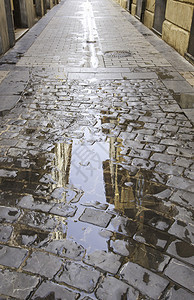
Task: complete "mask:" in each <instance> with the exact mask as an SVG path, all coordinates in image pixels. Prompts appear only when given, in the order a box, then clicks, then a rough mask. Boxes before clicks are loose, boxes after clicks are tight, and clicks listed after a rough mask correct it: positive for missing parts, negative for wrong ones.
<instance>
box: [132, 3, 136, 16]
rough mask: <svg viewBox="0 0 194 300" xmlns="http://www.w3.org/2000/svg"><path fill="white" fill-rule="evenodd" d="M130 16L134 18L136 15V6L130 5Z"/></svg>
mask: <svg viewBox="0 0 194 300" xmlns="http://www.w3.org/2000/svg"><path fill="white" fill-rule="evenodd" d="M131 14H132V16H135V14H136V4H133V3H132V4H131Z"/></svg>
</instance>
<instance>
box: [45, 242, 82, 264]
mask: <svg viewBox="0 0 194 300" xmlns="http://www.w3.org/2000/svg"><path fill="white" fill-rule="evenodd" d="M42 248H43V249H44V250H45V251H48V252H52V253H54V254H57V255H59V256H61V257H66V258H69V259H74V260H81V259H82V257H83V255H84V253H85V250H84V248H83V247H82V246H81V245H78V244H77V243H76V242H74V241H71V240H53V241H51V242H50V243H48V245H47V246H43V247H42Z"/></svg>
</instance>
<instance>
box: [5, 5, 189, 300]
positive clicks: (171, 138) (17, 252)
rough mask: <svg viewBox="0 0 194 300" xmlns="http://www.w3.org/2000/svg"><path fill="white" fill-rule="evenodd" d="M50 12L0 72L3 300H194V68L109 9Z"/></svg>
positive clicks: (94, 7)
mask: <svg viewBox="0 0 194 300" xmlns="http://www.w3.org/2000/svg"><path fill="white" fill-rule="evenodd" d="M53 10H54V13H53V12H52V11H50V12H48V15H49V13H50V14H51V13H52V14H53V15H52V18H50V20H49V21H48V22H47V19H46V17H45V18H43V19H41V20H40V21H39V22H38V23H37V24H36V25H35V27H34V28H33V30H34V31H36V30H38V28H39V27H38V26H43V25H44V22H45V26H43V29H42V31H41V33H40V34H39V35H37V38H36V39H35V40H34V41H33V43H32V45H31V46H30V47H29V49H28V50H27V51H26V52H25V53H23V54H22V55H19V54H18V52H17V51H18V50H17V44H16V48H13V49H12V50H10V53H8V56H7V57H8V58H7V61H6V60H5V61H4V63H3V64H2V65H1V69H0V73H1V72H7V73H6V76H9V74H15V75H14V76H15V79H17V78H18V81H19V80H20V78H21V77H22V76H23V79H22V80H25V76H26V78H27V77H28V80H27V83H26V84H25V85H24V86H23V87H22V90H21V82H22V80H20V86H19V88H18V89H17V87H18V85H17V86H16V87H15V91H14V95H20V99H19V101H18V102H17V104H16V105H15V106H14V107H13V108H12V109H10V110H5V111H2V112H1V116H0V118H1V127H0V153H1V157H0V183H1V184H0V191H1V195H0V299H2V300H4V299H16V300H17V299H18V300H21V299H34V300H35V299H36V300H41V299H47V300H49V299H52V300H53V299H61V300H71V299H80V300H91V299H100V300H119V299H121V300H125V299H126V300H140V299H142V300H143V299H144V300H153V299H160V300H175V299H176V300H184V299H187V300H192V299H194V268H193V266H194V214H193V207H194V196H193V195H194V181H193V179H194V164H193V152H194V151H193V146H194V142H193V115H192V113H193V97H194V96H193V95H194V90H193V87H192V86H191V85H189V83H188V82H187V81H186V80H185V78H184V77H182V75H181V74H183V73H184V72H191V73H192V72H194V67H193V66H192V65H191V64H189V63H188V62H187V61H185V60H184V59H183V58H181V57H180V56H179V54H178V53H176V52H175V51H174V50H173V49H172V48H170V47H169V46H168V45H166V44H165V43H164V42H163V41H162V40H160V39H159V38H158V37H157V36H156V35H155V34H154V33H152V31H149V30H148V29H147V28H145V27H144V26H143V25H142V24H141V23H140V22H139V21H138V20H137V19H135V18H134V17H132V16H130V15H129V13H127V12H126V11H125V10H124V9H122V8H121V7H120V6H119V5H118V4H117V3H116V2H114V1H111V0H82V1H81V0H76V1H75V0H71V1H70V0H66V1H62V2H61V3H60V4H59V5H57V6H56V7H55V8H54V9H53ZM40 22H42V23H40ZM46 22H47V24H46ZM39 24H41V25H39ZM42 24H43V25H42ZM31 38H32V37H31V36H30V31H29V33H27V34H26V35H25V36H24V37H23V38H22V39H21V40H20V41H18V43H20V44H18V45H22V43H23V41H24V40H23V39H29V40H30V39H31ZM3 59H4V58H3ZM12 60H14V63H12V62H13V61H12ZM7 74H8V75H7ZM22 74H23V75H22ZM24 74H27V75H24ZM16 77H17V78H16ZM12 87H13V84H12V83H10V86H9V85H8V86H7V90H9V89H10V90H11V89H12ZM5 94H6V97H8V99H9V97H12V96H9V95H7V92H6V93H5ZM187 94H188V95H189V96H187ZM10 101H11V98H10Z"/></svg>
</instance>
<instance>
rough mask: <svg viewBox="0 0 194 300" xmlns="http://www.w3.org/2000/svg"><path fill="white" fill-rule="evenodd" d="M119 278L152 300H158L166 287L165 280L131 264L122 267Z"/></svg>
mask: <svg viewBox="0 0 194 300" xmlns="http://www.w3.org/2000/svg"><path fill="white" fill-rule="evenodd" d="M121 278H122V279H124V280H126V281H127V283H129V284H130V285H132V286H133V287H135V288H138V290H139V291H140V292H142V293H143V294H146V295H147V296H148V297H150V298H152V299H159V298H160V296H161V294H162V292H163V291H164V290H165V288H166V286H167V285H168V281H167V280H166V279H164V278H162V277H160V276H158V275H157V274H155V273H152V272H150V271H149V270H147V269H145V268H142V267H141V266H139V265H137V264H134V263H131V262H128V263H127V264H125V265H124V266H123V268H122V270H121Z"/></svg>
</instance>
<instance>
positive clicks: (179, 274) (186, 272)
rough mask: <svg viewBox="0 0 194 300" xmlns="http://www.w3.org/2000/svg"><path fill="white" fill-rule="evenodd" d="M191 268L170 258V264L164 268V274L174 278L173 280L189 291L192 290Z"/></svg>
mask: <svg viewBox="0 0 194 300" xmlns="http://www.w3.org/2000/svg"><path fill="white" fill-rule="evenodd" d="M193 272H194V270H193V268H191V267H190V266H188V265H185V264H184V263H181V262H180V261H178V260H176V259H172V260H171V262H170V264H169V265H168V266H167V268H166V270H165V272H164V273H165V275H166V276H168V277H169V278H171V279H172V280H174V281H175V282H177V283H179V284H181V285H182V286H184V287H186V288H188V289H189V290H190V291H192V292H193V291H194V286H193V278H194V275H193Z"/></svg>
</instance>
